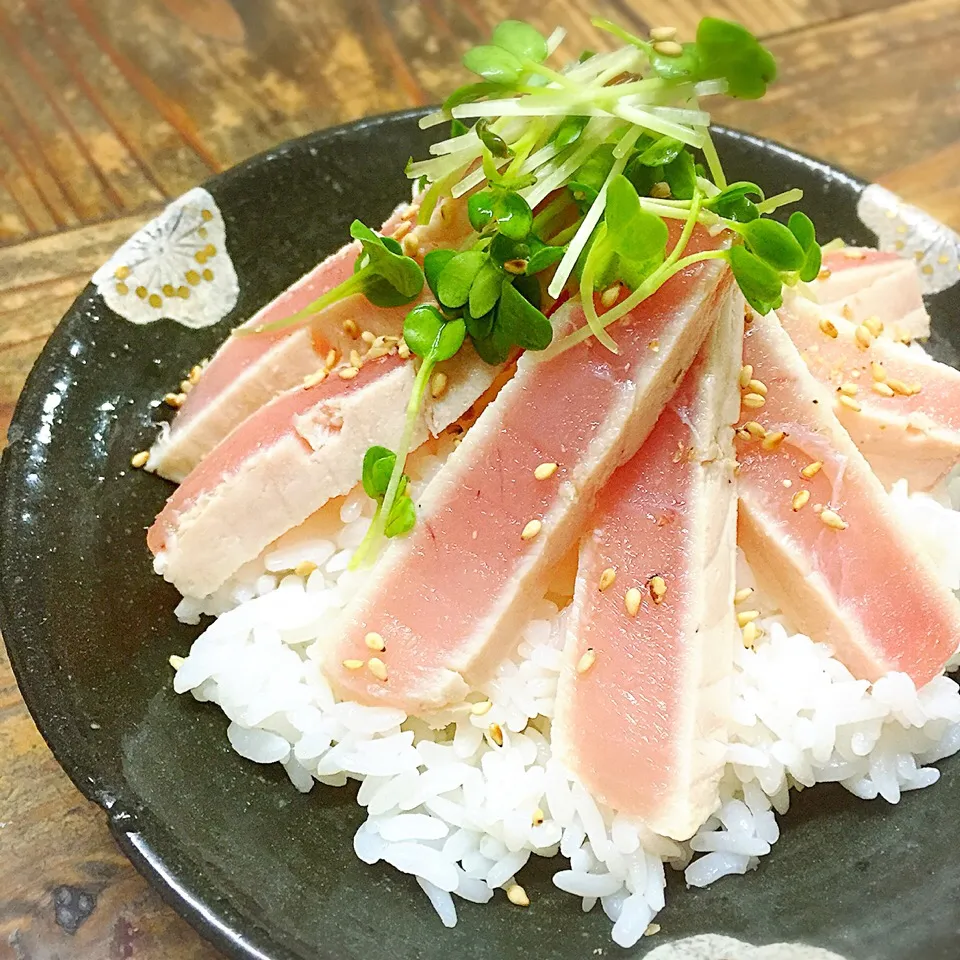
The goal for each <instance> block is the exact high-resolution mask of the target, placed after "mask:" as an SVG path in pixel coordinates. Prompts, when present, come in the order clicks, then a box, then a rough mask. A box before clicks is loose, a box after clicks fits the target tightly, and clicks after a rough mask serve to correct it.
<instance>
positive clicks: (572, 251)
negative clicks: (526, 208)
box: [547, 127, 640, 299]
mask: <svg viewBox="0 0 960 960" xmlns="http://www.w3.org/2000/svg"><path fill="white" fill-rule="evenodd" d="M639 136H640V129H639V128H638V127H633V128H632V129H630V130H628V131H627V132H626V133H625V134H624V136H623V138H622V139H621V140H620V143H618V144H617V147H618V148H620V150H621V154H622V155H621V156H620V157H617V158H616V159H615V160H614V162H613V166H612V167H611V168H610V172H609V173H608V174H607V178H606V180H604V181H603V186H602V187H601V188H600V190H599V192H598V193H597V199H596V200H594V201H593V203H592V204H591V206H590V209H589V210H588V211H587V215H586V216H585V217H584V218H583V223H581V224H580V229H579V230H577V232H576V235H575V236H574V238H573V239H572V240H571V241H570V246H568V247H567V252H566V253H565V254H564V255H563V259H562V260H561V261H560V263H559V265H558V266H557V272H556V273H555V274H554V276H553V279H552V280H551V281H550V286H549V287H548V288H547V293H549V294H550V296H551V297H553V298H554V299H556V298H557V297H559V296H560V294H561V292H562V291H563V288H564V287H565V286H566V283H567V280H569V279H570V274H571V273H573V268H574V267H575V266H576V264H577V260H578V259H579V257H580V254H581V253H582V252H583V248H584V247H585V246H586V245H587V241H588V240H589V239H590V234H591V233H593V228H594V227H595V226H596V225H597V224H598V223H599V222H600V217H601V216H602V215H603V211H604V208H605V207H606V204H607V189H608V188H609V186H610V183H611V181H612V180H613V179H614V177H617V176H619V175H620V174H621V173H623V168H624V167H625V166H626V165H627V158H626V154H627V153H629V151H630V147H632V146H633V144H634V143H635V142H636V140H637V137H639Z"/></svg>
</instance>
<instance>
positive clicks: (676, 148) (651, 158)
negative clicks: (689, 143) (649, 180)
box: [637, 137, 683, 167]
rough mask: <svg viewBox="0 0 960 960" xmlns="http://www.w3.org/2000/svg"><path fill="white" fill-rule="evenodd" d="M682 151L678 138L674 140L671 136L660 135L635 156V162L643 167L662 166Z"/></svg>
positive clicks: (674, 158)
mask: <svg viewBox="0 0 960 960" xmlns="http://www.w3.org/2000/svg"><path fill="white" fill-rule="evenodd" d="M682 151H683V144H682V143H681V142H680V141H679V140H674V139H673V137H661V138H660V139H659V140H657V141H656V143H654V144H652V145H651V146H649V147H647V149H646V150H644V151H643V153H641V154H639V155H638V156H637V163H640V164H642V165H643V166H645V167H662V166H663V165H664V164H666V163H670V162H671V161H672V160H676V158H677V157H678V156H680V153H681V152H682Z"/></svg>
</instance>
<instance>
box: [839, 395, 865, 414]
mask: <svg viewBox="0 0 960 960" xmlns="http://www.w3.org/2000/svg"><path fill="white" fill-rule="evenodd" d="M840 403H841V404H843V406H845V407H846V408H847V409H848V410H852V411H853V412H854V413H859V412H860V410H861V409H862V408H861V406H860V404H859V403H857V401H856V400H854V399H853V397H848V396H847V395H846V394H845V393H844V394H841V395H840Z"/></svg>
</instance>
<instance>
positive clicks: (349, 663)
mask: <svg viewBox="0 0 960 960" xmlns="http://www.w3.org/2000/svg"><path fill="white" fill-rule="evenodd" d="M343 666H344V667H345V668H346V669H347V670H359V669H360V668H361V667H362V666H363V661H362V660H344V661H343Z"/></svg>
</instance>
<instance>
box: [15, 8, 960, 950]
mask: <svg viewBox="0 0 960 960" xmlns="http://www.w3.org/2000/svg"><path fill="white" fill-rule="evenodd" d="M535 10H536V11H537V12H536V14H534V13H533V11H535ZM589 13H597V14H601V15H604V16H608V17H611V18H613V19H616V20H618V21H620V22H622V23H623V24H624V25H625V26H626V27H628V28H629V29H632V30H635V31H636V32H642V31H644V30H645V29H646V28H647V27H649V26H651V25H656V24H659V23H674V24H676V25H677V26H679V27H680V28H681V31H682V32H683V33H686V34H690V33H692V32H693V30H694V28H695V26H696V23H697V20H698V19H699V17H700V16H702V15H703V14H707V13H710V14H715V15H720V16H732V17H735V18H736V19H739V20H741V21H742V22H744V23H745V24H747V25H748V26H749V27H750V28H751V29H753V30H754V31H755V32H757V33H758V34H760V35H761V36H764V37H766V38H768V43H769V46H770V47H771V48H772V49H773V51H774V52H775V53H776V54H777V56H778V58H779V60H780V63H781V78H780V82H779V83H778V84H777V85H776V86H775V87H774V88H773V89H772V90H771V92H770V94H769V95H768V97H767V98H766V99H765V100H764V101H763V102H761V103H753V102H740V103H728V104H726V105H724V106H722V107H721V108H720V109H719V110H717V114H716V115H717V118H718V119H719V120H720V121H722V122H724V123H727V124H731V125H734V126H740V127H743V128H746V129H748V130H751V131H755V132H758V133H762V134H765V135H767V136H771V137H774V138H776V139H778V140H781V141H783V142H784V143H787V144H790V145H793V146H797V147H799V148H801V149H803V150H805V151H807V152H809V153H813V154H816V155H819V156H821V157H823V158H825V159H827V160H830V161H834V162H836V163H839V164H841V165H843V166H845V167H848V168H849V169H850V170H852V171H854V172H855V173H858V174H860V175H861V176H864V177H868V178H873V179H877V180H879V181H881V182H882V183H884V184H885V185H887V186H889V187H891V188H892V189H894V190H896V191H898V192H899V193H901V194H902V195H903V196H905V197H906V198H907V199H908V200H911V201H912V202H914V203H917V204H919V205H920V206H923V207H925V208H927V209H928V210H929V211H931V212H932V213H934V214H935V215H937V216H939V217H940V218H941V219H943V220H945V221H947V222H948V223H950V224H951V225H952V226H954V227H955V228H960V175H958V174H957V172H956V171H957V169H958V167H960V56H958V55H957V50H958V48H960V0H713V2H711V0H594V2H593V3H588V2H586V0H549V2H540V3H531V2H529V0H528V2H520V0H232V2H231V0H0V429H2V430H3V431H5V430H6V427H7V424H8V423H9V419H10V415H11V412H12V410H13V406H14V404H15V401H16V398H17V394H18V392H19V390H20V388H21V386H22V384H23V380H24V378H25V376H26V374H27V371H28V370H29V369H30V366H31V364H32V363H33V361H34V359H35V358H36V356H37V354H38V353H39V352H40V349H41V347H42V346H43V343H44V341H45V339H46V337H47V336H48V335H49V333H50V331H51V330H52V329H53V327H54V325H55V324H56V323H57V320H58V319H59V318H60V316H61V314H62V313H63V312H64V311H65V310H66V308H67V307H68V305H69V304H70V302H71V300H72V299H73V298H74V297H75V296H76V294H77V293H78V292H79V291H80V289H81V288H82V287H83V286H84V284H85V283H86V281H87V278H88V277H89V275H90V274H91V273H92V272H93V270H94V269H95V268H96V267H97V266H98V265H99V264H100V263H101V262H102V261H103V260H105V259H106V258H107V256H108V255H109V253H110V252H111V251H112V250H113V249H114V248H115V247H116V246H117V245H118V244H119V243H120V242H121V241H122V240H123V239H125V238H126V237H127V236H128V235H129V234H130V233H131V232H132V231H133V230H134V229H136V227H138V226H139V225H140V224H141V223H142V222H144V221H145V220H147V219H149V218H150V217H151V216H152V215H153V214H154V213H155V212H156V211H157V210H159V209H160V208H161V207H162V205H163V204H164V202H165V201H167V200H169V199H171V198H173V197H176V196H177V195H178V194H180V193H182V192H183V191H185V190H187V189H188V188H189V187H190V186H192V185H193V184H194V183H196V182H197V181H198V180H201V179H202V178H204V177H206V176H208V175H209V174H210V173H215V172H217V171H220V170H223V169H225V168H227V167H229V166H231V165H232V164H234V163H236V162H237V161H239V160H242V159H243V158H244V157H247V156H249V155H250V154H253V153H256V152H258V151H260V150H263V149H265V148H267V147H269V146H271V145H272V144H273V143H275V142H277V141H280V140H284V139H286V138H288V137H294V136H297V135H299V134H303V133H306V132H308V131H310V130H313V129H315V128H317V127H323V126H327V125H329V124H332V123H337V122H340V121H343V120H349V119H352V118H355V117H359V116H361V115H363V114H369V113H379V112H382V111H386V110H392V109H397V108H400V107H406V106H410V105H413V104H424V103H431V102H434V101H436V100H437V99H439V98H441V97H442V96H443V93H444V91H448V90H449V89H451V88H452V87H454V86H456V85H457V84H458V83H459V82H462V77H463V71H462V69H461V68H460V67H459V65H458V63H459V56H460V54H461V52H462V51H463V49H464V48H465V47H466V46H468V45H469V44H472V43H476V42H479V41H480V40H481V38H484V37H485V36H487V34H488V31H489V30H490V28H491V26H492V25H493V24H495V23H496V22H497V21H499V20H500V19H503V18H504V17H508V16H531V15H532V16H533V18H534V22H535V23H536V25H537V26H539V27H540V28H541V29H543V28H546V29H549V28H552V27H553V26H555V25H556V24H558V23H559V24H562V25H563V26H565V27H566V28H567V29H568V31H569V35H570V40H569V41H568V43H567V47H566V48H567V49H575V50H577V51H579V50H580V49H582V48H583V47H587V46H590V47H594V48H596V47H602V46H603V45H604V42H605V41H604V37H603V35H597V34H596V33H595V32H594V31H593V30H592V29H591V28H590V26H589V23H588V22H587V15H588V14H589ZM214 956H216V952H215V951H214V950H213V949H212V948H211V947H210V946H208V945H207V944H205V943H204V942H203V941H202V940H201V939H200V938H199V937H198V936H197V935H196V934H195V933H194V932H193V931H192V930H191V929H190V928H189V927H188V926H187V925H186V923H184V922H183V921H182V920H180V919H179V918H178V917H177V916H176V915H174V914H173V913H172V912H171V911H170V910H169V909H167V908H166V907H165V906H164V905H163V904H162V903H161V901H160V899H159V897H158V896H157V895H156V894H155V893H154V892H153V891H152V890H150V889H149V888H148V887H147V885H146V884H145V883H144V881H143V880H142V879H141V878H140V877H139V876H138V875H137V874H136V872H135V871H134V869H133V867H132V866H130V864H129V863H128V862H127V861H126V860H125V859H124V858H123V857H122V856H121V855H120V853H119V852H118V851H117V849H116V847H115V846H114V844H113V841H112V840H111V838H110V835H109V833H108V831H107V828H106V824H105V821H104V817H103V815H102V813H101V811H100V810H99V808H97V807H95V806H94V805H92V804H90V803H87V802H86V801H85V800H84V799H83V798H82V797H81V796H80V794H79V793H78V792H77V791H76V790H75V789H74V787H73V786H72V784H71V783H70V782H69V781H68V780H67V778H66V776H65V775H64V774H63V773H62V771H61V770H60V768H59V767H58V766H57V764H56V761H55V760H54V759H53V757H52V756H51V754H50V751H49V750H48V749H47V747H46V745H45V744H44V743H43V741H42V740H41V739H40V736H39V735H38V733H37V731H36V729H35V727H34V726H33V723H32V722H31V720H30V718H29V716H28V714H27V711H26V709H25V707H24V705H23V702H22V700H21V699H20V696H19V693H18V691H17V687H16V684H15V682H14V680H13V676H12V674H11V672H10V668H9V664H8V663H7V661H6V658H5V656H4V655H3V653H2V651H0V958H4V960H5V958H7V957H10V958H16V960H52V958H59V960H74V958H83V960H99V958H111V960H112V958H127V957H136V958H141V960H160V958H164V960H167V958H169V960H173V958H176V960H192V958H200V957H205V958H206V957H214Z"/></svg>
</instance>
